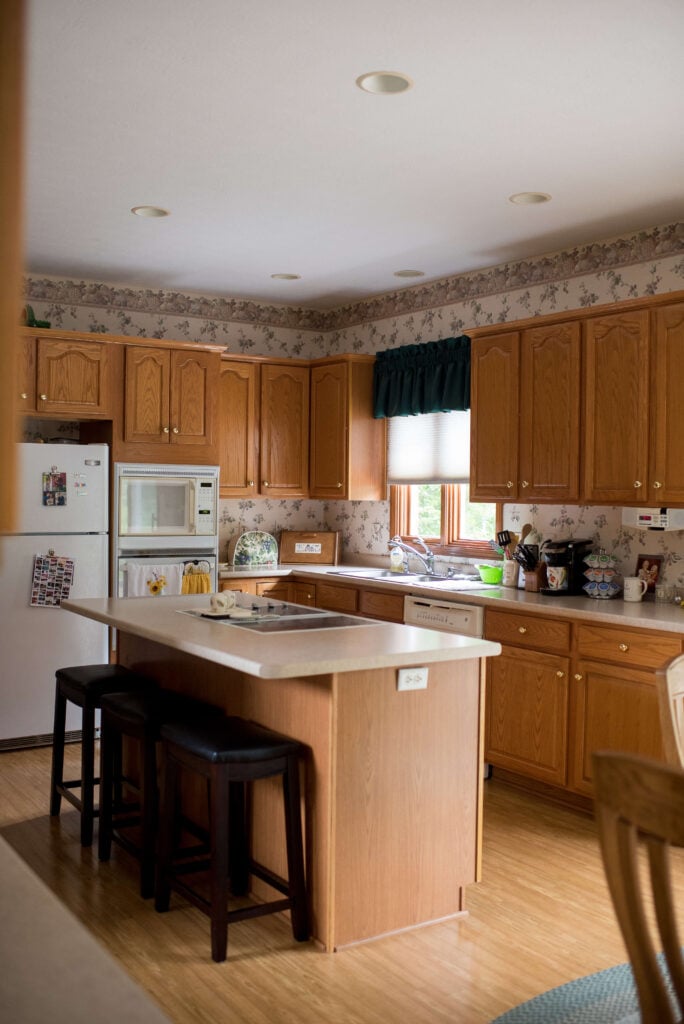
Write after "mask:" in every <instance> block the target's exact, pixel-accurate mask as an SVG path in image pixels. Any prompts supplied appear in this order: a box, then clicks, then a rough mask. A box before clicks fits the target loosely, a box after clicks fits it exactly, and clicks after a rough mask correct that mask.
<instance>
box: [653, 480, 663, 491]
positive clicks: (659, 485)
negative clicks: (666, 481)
mask: <svg viewBox="0 0 684 1024" xmlns="http://www.w3.org/2000/svg"><path fill="white" fill-rule="evenodd" d="M653 486H654V488H655V490H656V491H657V490H658V489H659V488H660V487H662V486H663V485H662V484H661V482H660V480H654V481H653Z"/></svg>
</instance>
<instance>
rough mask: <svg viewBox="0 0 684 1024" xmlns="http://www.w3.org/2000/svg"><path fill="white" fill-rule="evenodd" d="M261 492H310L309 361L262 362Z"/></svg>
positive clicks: (287, 495) (300, 494) (284, 495)
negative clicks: (303, 362) (301, 363)
mask: <svg viewBox="0 0 684 1024" xmlns="http://www.w3.org/2000/svg"><path fill="white" fill-rule="evenodd" d="M259 405H260V411H259V415H260V418H261V423H260V430H259V437H260V452H259V492H260V493H261V494H262V495H263V496H264V497H273V498H302V497H307V496H308V493H309V365H308V363H307V364H306V365H305V366H300V365H297V363H296V362H292V361H291V362H283V363H262V364H261V389H260V403H259Z"/></svg>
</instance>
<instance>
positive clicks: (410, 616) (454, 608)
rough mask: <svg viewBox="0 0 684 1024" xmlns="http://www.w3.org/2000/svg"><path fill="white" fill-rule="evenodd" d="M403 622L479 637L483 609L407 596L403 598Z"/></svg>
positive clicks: (482, 627)
mask: <svg viewBox="0 0 684 1024" xmlns="http://www.w3.org/2000/svg"><path fill="white" fill-rule="evenodd" d="M404 622H405V623H406V625H408V626H424V627H425V628H427V629H438V630H441V632H443V633H461V634H462V635H463V636H478V637H479V636H482V633H483V629H484V608H482V606H481V605H468V604H453V603H452V602H450V601H439V600H436V599H435V598H423V597H413V596H410V595H407V596H406V597H405V598H404Z"/></svg>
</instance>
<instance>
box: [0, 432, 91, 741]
mask: <svg viewBox="0 0 684 1024" xmlns="http://www.w3.org/2000/svg"><path fill="white" fill-rule="evenodd" d="M17 447H18V450H19V460H18V474H17V480H18V489H17V502H18V509H17V517H16V522H17V531H18V532H17V533H14V534H11V535H5V536H2V537H0V665H1V666H2V669H1V672H0V750H2V749H11V748H13V747H20V746H33V745H38V744H40V743H45V742H49V741H50V739H51V735H52V724H53V714H54V693H55V670H56V669H58V668H60V667H63V666H67V665H88V664H95V663H106V662H107V661H108V660H109V637H108V630H107V627H106V626H102V625H100V623H97V622H91V621H89V620H88V619H84V618H83V616H81V615H74V614H73V613H72V612H67V611H65V610H64V609H62V608H61V607H60V601H61V600H62V599H64V598H66V597H107V596H108V576H109V574H108V563H109V550H108V541H109V538H108V522H109V497H108V486H109V448H108V447H107V445H101V444H88V445H80V444H79V445H69V444H19V445H18V446H17ZM80 727H81V715H80V709H78V708H75V707H73V706H72V705H70V704H69V705H68V711H67V722H66V728H67V730H68V731H76V730H80Z"/></svg>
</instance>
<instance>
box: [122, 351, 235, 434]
mask: <svg viewBox="0 0 684 1024" xmlns="http://www.w3.org/2000/svg"><path fill="white" fill-rule="evenodd" d="M218 367H219V362H218V356H217V355H214V354H213V353H210V352H194V351H191V350H188V349H181V350H170V349H164V348H153V347H149V348H147V347H142V346H141V347H138V346H136V347H129V348H127V349H126V370H125V409H124V441H125V442H126V443H134V444H146V445H169V444H171V445H207V444H210V443H211V437H212V429H213V423H212V420H213V416H212V409H213V393H214V391H215V388H216V384H217V379H218Z"/></svg>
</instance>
